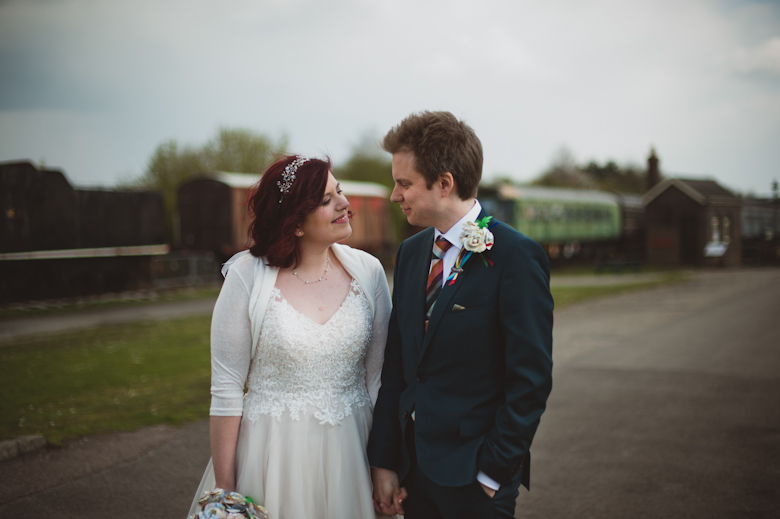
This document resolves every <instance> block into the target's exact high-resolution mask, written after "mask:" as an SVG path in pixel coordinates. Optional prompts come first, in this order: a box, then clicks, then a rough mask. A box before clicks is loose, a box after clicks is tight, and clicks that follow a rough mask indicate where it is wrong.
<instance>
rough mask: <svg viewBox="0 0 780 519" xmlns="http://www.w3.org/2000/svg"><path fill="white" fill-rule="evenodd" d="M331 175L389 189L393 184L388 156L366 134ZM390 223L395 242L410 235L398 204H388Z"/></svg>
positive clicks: (391, 168) (410, 231) (409, 227)
mask: <svg viewBox="0 0 780 519" xmlns="http://www.w3.org/2000/svg"><path fill="white" fill-rule="evenodd" d="M333 175H334V176H335V177H336V178H339V179H344V180H357V181H361V182H375V183H377V184H382V185H383V186H386V187H388V188H390V189H393V185H394V183H393V167H392V164H391V162H390V156H389V155H388V154H387V153H385V152H384V151H382V150H381V148H380V147H379V145H378V143H377V142H376V140H375V139H374V138H372V137H371V136H370V135H368V134H367V135H364V136H363V138H362V139H361V141H360V142H359V143H358V145H357V146H355V147H354V148H353V149H352V155H351V156H350V157H349V159H347V162H346V163H345V164H344V165H343V166H338V167H334V168H333ZM390 224H391V226H392V230H393V239H394V240H395V241H396V243H397V242H399V241H401V240H403V239H405V238H408V237H409V236H411V234H412V227H411V226H410V225H409V223H408V222H407V221H406V216H404V213H403V212H402V211H401V206H399V205H398V204H393V203H391V204H390Z"/></svg>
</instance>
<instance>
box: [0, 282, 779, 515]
mask: <svg viewBox="0 0 780 519" xmlns="http://www.w3.org/2000/svg"><path fill="white" fill-rule="evenodd" d="M212 304H213V303H212ZM778 309H780V270H778V269H761V270H758V269H755V270H750V269H745V270H733V271H710V272H701V273H696V274H694V275H692V276H691V279H690V281H688V282H685V283H681V284H676V285H669V286H661V287H657V288H652V289H647V290H643V291H640V292H634V293H630V294H624V295H620V296H616V297H611V298H607V299H602V300H598V301H593V302H589V303H583V304H580V305H574V306H571V307H568V308H565V309H562V310H558V311H556V312H555V327H554V360H555V368H554V369H555V371H554V387H553V392H552V395H551V397H550V400H549V402H548V410H547V412H546V413H545V414H544V416H543V417H542V424H541V426H540V428H539V430H538V432H537V435H536V439H535V440H534V445H533V448H532V452H533V463H532V469H533V470H532V471H531V491H530V492H526V491H525V490H521V493H520V498H519V499H518V507H517V514H516V517H518V518H574V517H576V518H578V519H589V518H632V519H633V518H664V519H666V518H679V517H685V518H693V519H698V518H707V519H710V518H713V517H718V518H770V517H772V518H774V517H778V510H779V509H780V412H778V410H780V312H778ZM208 458H209V446H208V423H207V422H206V421H201V422H196V423H192V424H188V425H185V426H183V427H179V428H172V427H165V426H160V427H152V428H147V429H142V430H139V431H136V432H132V433H120V434H110V435H103V436H93V437H88V438H85V439H82V440H77V441H74V442H71V443H69V444H66V445H65V446H64V447H63V448H61V449H47V450H44V451H40V452H38V453H35V454H28V455H24V456H22V457H19V458H15V459H13V460H9V461H6V462H2V463H0V518H5V517H9V518H10V517H19V516H56V517H58V518H65V519H67V518H80V519H90V518H93V517H94V518H98V517H100V518H103V517H112V519H113V518H116V519H122V518H125V517H127V518H130V517H133V518H136V517H139V516H144V517H168V516H172V517H182V518H183V517H184V516H185V514H186V512H187V510H188V508H189V504H190V502H191V500H192V497H193V493H194V491H195V489H196V487H197V485H198V483H199V481H200V478H201V475H202V473H203V469H204V468H205V465H206V463H207V462H208Z"/></svg>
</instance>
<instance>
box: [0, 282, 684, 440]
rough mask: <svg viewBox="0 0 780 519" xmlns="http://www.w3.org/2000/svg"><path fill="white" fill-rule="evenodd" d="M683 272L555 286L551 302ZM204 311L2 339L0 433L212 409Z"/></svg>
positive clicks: (101, 427) (179, 419) (168, 419)
mask: <svg viewBox="0 0 780 519" xmlns="http://www.w3.org/2000/svg"><path fill="white" fill-rule="evenodd" d="M684 279H685V275H684V274H681V273H670V274H669V276H667V277H665V278H663V279H662V280H659V281H654V282H647V283H636V284H626V285H610V286H583V287H553V288H552V294H553V298H554V299H555V307H556V309H560V308H563V307H566V306H568V305H571V304H573V303H580V302H583V301H586V300H590V299H594V298H599V297H606V296H609V295H614V294H620V293H624V292H630V291H634V290H637V289H643V288H648V287H651V286H658V285H661V284H666V283H670V282H675V281H681V280H684ZM210 321H211V318H210V317H208V316H205V317H204V316H201V317H192V318H188V319H180V320H172V321H166V322H145V323H136V324H127V325H116V326H106V327H101V328H93V329H88V330H81V331H75V332H66V333H61V334H57V335H46V336H41V337H32V338H24V339H18V340H14V341H11V342H9V343H5V345H3V346H0V362H2V365H3V367H4V372H5V375H4V376H3V377H2V378H0V392H2V395H3V398H2V399H0V439H6V438H10V437H13V436H20V435H25V434H42V435H43V436H44V437H45V438H46V439H47V441H48V442H49V443H51V444H53V445H59V444H61V443H62V441H63V440H66V439H69V438H77V437H81V436H86V435H90V434H97V433H107V432H115V431H127V430H134V429H138V428H139V427H144V426H149V425H156V424H161V423H167V424H172V425H178V424H181V423H184V422H187V421H193V420H200V419H204V418H206V417H207V416H208V409H209V402H210V394H209V384H210V379H211V369H210V359H209V324H210Z"/></svg>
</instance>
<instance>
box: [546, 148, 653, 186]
mask: <svg viewBox="0 0 780 519" xmlns="http://www.w3.org/2000/svg"><path fill="white" fill-rule="evenodd" d="M532 184H534V185H537V186H550V187H566V188H572V189H601V190H604V191H616V192H619V193H637V194H639V193H644V192H645V172H644V170H642V169H641V168H640V167H639V166H636V165H633V164H627V165H624V166H619V165H618V164H616V163H615V161H612V160H609V161H607V162H606V163H605V164H604V165H603V166H601V165H599V164H598V163H597V162H596V161H593V160H592V161H590V162H589V163H588V164H587V165H585V166H580V165H578V164H577V162H576V161H575V159H574V155H573V154H572V153H571V151H569V150H568V149H567V148H565V147H562V148H560V149H559V150H558V151H557V152H556V154H555V156H554V157H553V161H552V164H551V165H550V167H548V168H547V169H546V170H545V171H544V172H542V174H541V175H540V176H539V177H537V178H536V179H535V180H533V181H532Z"/></svg>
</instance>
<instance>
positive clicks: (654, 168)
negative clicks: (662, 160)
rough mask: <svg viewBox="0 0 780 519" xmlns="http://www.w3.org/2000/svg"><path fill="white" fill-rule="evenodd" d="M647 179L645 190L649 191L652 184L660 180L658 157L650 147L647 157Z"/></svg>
mask: <svg viewBox="0 0 780 519" xmlns="http://www.w3.org/2000/svg"><path fill="white" fill-rule="evenodd" d="M645 178H646V181H647V187H646V190H647V191H650V190H651V189H652V188H653V186H655V185H656V184H657V183H659V182H660V181H661V173H659V172H658V157H656V156H655V148H653V147H651V148H650V156H649V157H647V176H646V177H645Z"/></svg>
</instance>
